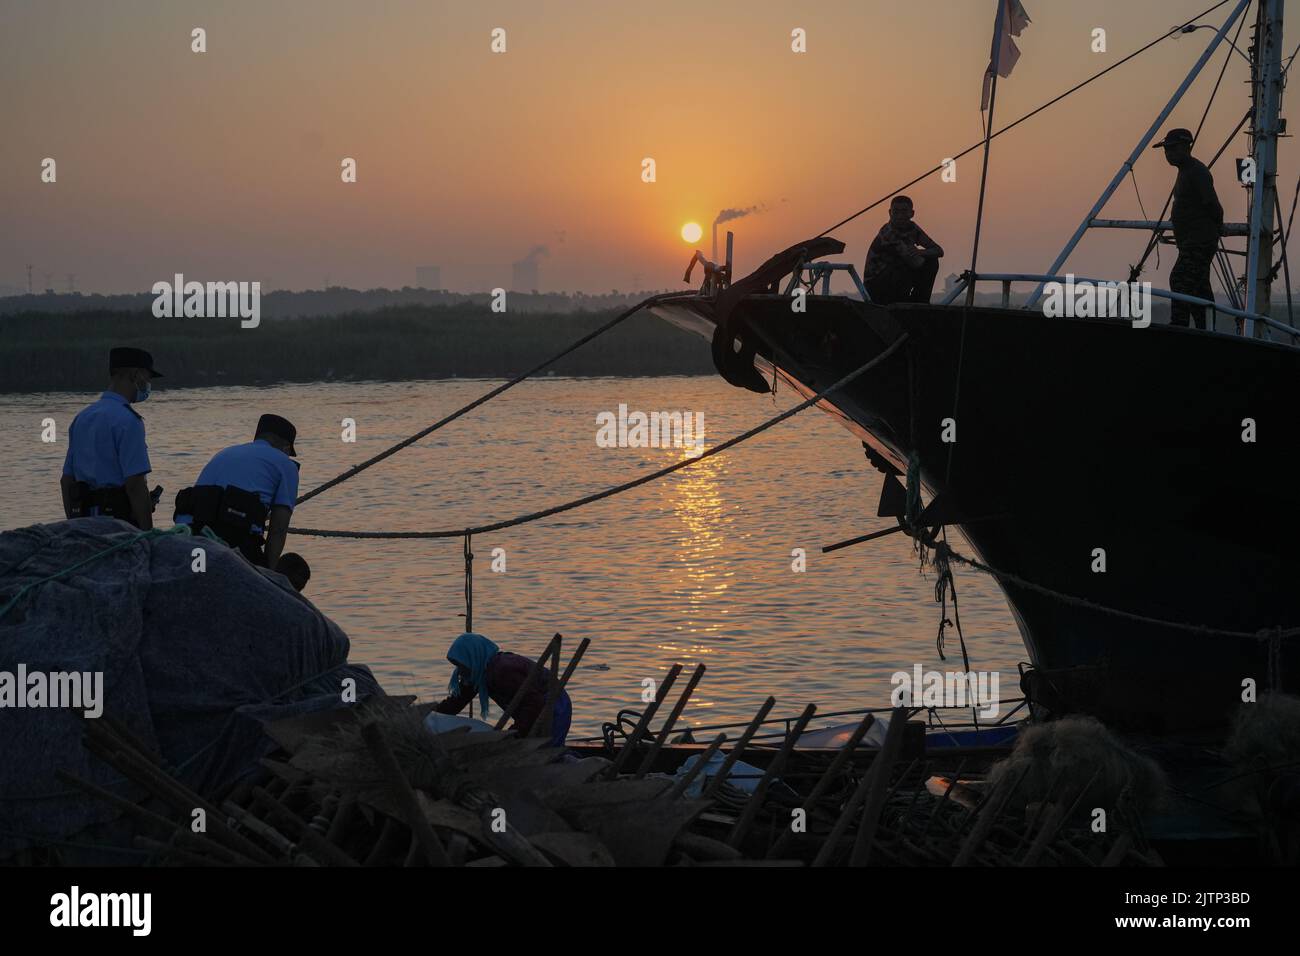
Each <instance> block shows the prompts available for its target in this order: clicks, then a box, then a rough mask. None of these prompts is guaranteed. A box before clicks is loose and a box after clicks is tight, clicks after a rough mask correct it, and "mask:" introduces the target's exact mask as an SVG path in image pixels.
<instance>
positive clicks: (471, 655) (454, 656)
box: [447, 631, 499, 714]
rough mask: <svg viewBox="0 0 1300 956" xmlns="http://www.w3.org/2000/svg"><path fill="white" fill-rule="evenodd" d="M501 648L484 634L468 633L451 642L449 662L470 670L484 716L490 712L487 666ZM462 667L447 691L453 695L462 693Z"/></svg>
mask: <svg viewBox="0 0 1300 956" xmlns="http://www.w3.org/2000/svg"><path fill="white" fill-rule="evenodd" d="M498 650H499V648H498V647H497V646H496V645H495V644H493V643H492V642H491V641H489V640H488V639H487V638H486V637H484V636H483V635H482V634H474V633H472V632H470V631H466V632H465V633H464V634H462V635H461V636H460V637H458V638H456V639H455V640H454V641H452V642H451V647H450V648H449V649H448V651H447V660H449V661H451V662H452V663H453V664H458V665H460V667H468V668H469V680H470V683H471V684H473V685H474V689H475V690H477V691H478V702H479V705H480V707H481V708H482V711H483V713H484V714H486V713H487V711H488V699H489V698H488V686H487V666H488V661H490V660H492V657H493V656H494V655H495V654H496V653H497V651H498ZM460 667H458V668H457V669H456V670H454V671H452V674H451V683H450V684H448V685H447V689H448V690H450V691H451V693H452V694H459V693H460Z"/></svg>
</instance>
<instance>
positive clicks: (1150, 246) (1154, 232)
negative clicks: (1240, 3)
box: [1128, 16, 1254, 282]
mask: <svg viewBox="0 0 1300 956" xmlns="http://www.w3.org/2000/svg"><path fill="white" fill-rule="evenodd" d="M1245 25H1246V18H1245V17H1244V16H1243V17H1241V18H1240V19H1239V20H1238V21H1237V32H1236V33H1234V34H1233V35H1232V40H1231V41H1230V42H1231V46H1229V48H1228V52H1227V53H1226V54H1225V55H1224V57H1223V66H1222V67H1220V68H1219V78H1218V79H1217V80H1215V81H1214V89H1212V90H1211V91H1210V98H1209V100H1207V101H1206V103H1205V111H1204V112H1203V113H1201V121H1200V122H1199V123H1197V124H1196V132H1195V133H1193V134H1192V144H1193V145H1195V144H1196V141H1197V140H1199V139H1200V138H1201V130H1202V129H1204V128H1205V121H1206V120H1207V119H1208V118H1209V116H1210V108H1211V107H1213V106H1214V98H1215V97H1216V96H1218V95H1219V87H1220V86H1221V85H1222V83H1223V76H1224V74H1225V73H1227V72H1228V64H1229V63H1231V62H1232V51H1233V50H1234V49H1236V45H1237V39H1238V38H1239V37H1240V36H1241V30H1242V28H1243V27H1244V26H1245ZM1252 112H1254V111H1253V109H1252V110H1248V111H1247V112H1246V116H1245V117H1242V120H1241V122H1240V123H1238V124H1237V128H1236V129H1234V130H1233V131H1232V135H1231V136H1229V137H1228V140H1227V142H1225V143H1224V144H1223V146H1222V147H1221V148H1220V149H1219V151H1218V152H1217V153H1215V154H1214V159H1212V160H1210V162H1209V163H1207V164H1206V168H1207V169H1208V168H1210V167H1211V166H1213V165H1214V164H1215V162H1217V161H1218V159H1219V157H1220V156H1222V155H1223V151H1224V150H1225V149H1227V148H1228V143H1231V142H1232V139H1233V137H1234V136H1236V135H1237V132H1238V131H1239V130H1240V129H1241V127H1242V126H1243V125H1245V122H1246V118H1247V117H1249V116H1250V115H1251V113H1252ZM1173 201H1174V188H1173V186H1170V187H1169V195H1168V196H1167V197H1165V205H1164V208H1162V209H1161V210H1160V218H1159V219H1157V220H1156V222H1157V223H1161V222H1163V221H1164V218H1165V213H1166V212H1168V211H1169V206H1170V204H1171V203H1172V202H1173ZM1143 215H1146V213H1143ZM1159 242H1160V226H1159V225H1156V226H1154V227H1153V228H1152V229H1151V237H1150V238H1149V239H1148V240H1147V247H1146V249H1145V250H1143V252H1142V257H1141V258H1140V259H1138V264H1137V265H1136V266H1132V267H1130V269H1129V278H1128V281H1129V282H1136V281H1137V277H1138V276H1140V275H1141V274H1142V267H1143V266H1144V265H1146V261H1147V259H1149V258H1150V257H1151V252H1152V250H1155V249H1157V248H1158V246H1159ZM1219 245H1220V246H1222V245H1223V243H1222V242H1220V243H1219ZM1156 268H1157V269H1159V268H1160V253H1159V252H1158V251H1157V252H1156Z"/></svg>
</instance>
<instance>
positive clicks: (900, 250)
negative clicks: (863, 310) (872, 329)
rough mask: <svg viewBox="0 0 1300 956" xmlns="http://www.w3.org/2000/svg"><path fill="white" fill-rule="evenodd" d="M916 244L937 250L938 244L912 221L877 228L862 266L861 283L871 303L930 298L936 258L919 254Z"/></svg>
mask: <svg viewBox="0 0 1300 956" xmlns="http://www.w3.org/2000/svg"><path fill="white" fill-rule="evenodd" d="M900 244H901V245H900ZM918 247H919V249H937V248H938V247H939V244H938V243H937V242H935V241H934V240H933V239H931V238H930V237H929V236H927V235H926V234H925V230H924V229H922V228H921V227H920V226H918V225H917V224H916V223H914V222H908V223H905V224H904V225H902V226H895V225H894V224H893V223H892V222H887V223H885V224H884V225H883V226H882V227H881V228H880V232H879V233H877V234H876V238H875V239H873V240H872V241H871V247H870V248H869V249H868V250H867V261H866V263H865V264H864V265H863V267H862V282H863V285H865V286H866V287H867V294H868V295H870V296H871V300H872V301H873V302H877V303H880V304H881V305H888V304H889V303H891V302H929V301H930V296H931V294H932V293H933V291H934V280H935V277H936V276H937V275H938V274H939V260H938V259H937V258H934V257H933V256H925V257H923V256H921V254H920V252H919V249H918ZM905 250H910V253H909V252H906V251H905Z"/></svg>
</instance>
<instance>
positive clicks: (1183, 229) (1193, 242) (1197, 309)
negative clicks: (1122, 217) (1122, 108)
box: [1152, 129, 1223, 329]
mask: <svg viewBox="0 0 1300 956" xmlns="http://www.w3.org/2000/svg"><path fill="white" fill-rule="evenodd" d="M1157 148H1163V149H1164V151H1165V161H1166V162H1168V163H1169V165H1170V166H1174V167H1176V168H1177V169H1178V178H1177V179H1176V180H1175V181H1174V208H1173V211H1172V212H1171V214H1170V217H1169V218H1170V219H1171V220H1173V224H1174V243H1175V244H1176V245H1177V246H1178V261H1177V262H1175V263H1174V267H1173V269H1171V270H1170V271H1169V291H1170V292H1179V293H1182V294H1183V295H1194V296H1196V297H1197V298H1198V299H1207V300H1209V301H1211V302H1213V301H1214V289H1213V288H1211V286H1210V266H1211V264H1212V263H1213V262H1214V253H1215V250H1217V249H1218V247H1219V236H1221V235H1222V234H1223V206H1222V205H1220V203H1219V195H1218V193H1216V192H1215V191H1214V176H1213V175H1212V174H1211V173H1210V169H1209V167H1208V166H1206V165H1205V164H1204V163H1203V162H1201V161H1200V160H1199V159H1196V158H1194V157H1193V156H1192V133H1191V130H1186V129H1171V130H1170V131H1169V132H1168V133H1166V134H1165V138H1164V139H1163V140H1161V141H1160V142H1158V143H1156V144H1155V146H1153V147H1152V149H1157ZM1189 317H1191V318H1194V319H1195V320H1196V327H1197V328H1198V329H1203V328H1205V306H1203V305H1193V304H1192V303H1190V302H1180V301H1179V300H1177V299H1174V300H1173V301H1172V302H1171V303H1170V306H1169V323H1170V325H1181V326H1183V327H1184V328H1185V327H1186V326H1187V325H1188V318H1189Z"/></svg>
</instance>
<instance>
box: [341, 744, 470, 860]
mask: <svg viewBox="0 0 1300 956" xmlns="http://www.w3.org/2000/svg"><path fill="white" fill-rule="evenodd" d="M361 736H362V738H363V739H364V740H365V742H366V746H367V747H368V748H369V749H370V753H371V756H373V757H374V758H375V762H376V763H377V764H378V765H379V769H380V771H381V772H382V773H383V774H384V776H385V778H387V780H388V789H389V791H390V792H391V793H392V795H393V798H394V799H395V800H396V801H397V806H398V808H399V810H400V812H401V813H402V815H403V816H404V817H405V818H406V825H407V826H408V827H410V828H411V830H412V832H414V833H415V834H416V836H417V837H419V840H420V844H421V845H422V846H423V847H424V854H425V857H426V858H427V859H428V861H429V864H430V865H431V866H447V865H448V862H449V861H448V859H447V851H446V850H445V849H443V846H442V843H441V841H439V839H438V835H437V834H436V833H434V832H433V827H431V826H430V825H429V821H428V820H427V819H425V816H424V812H423V811H422V810H421V809H420V802H419V800H417V799H416V796H415V791H414V790H412V789H411V784H410V781H408V780H407V779H406V774H404V773H403V772H402V768H401V765H399V764H398V762H397V758H396V757H394V756H393V751H392V749H391V748H390V747H389V746H388V741H387V740H385V739H384V732H383V730H382V729H380V727H379V725H378V724H376V723H374V722H373V721H371V722H368V723H366V724H365V725H363V726H362V728H361Z"/></svg>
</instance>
